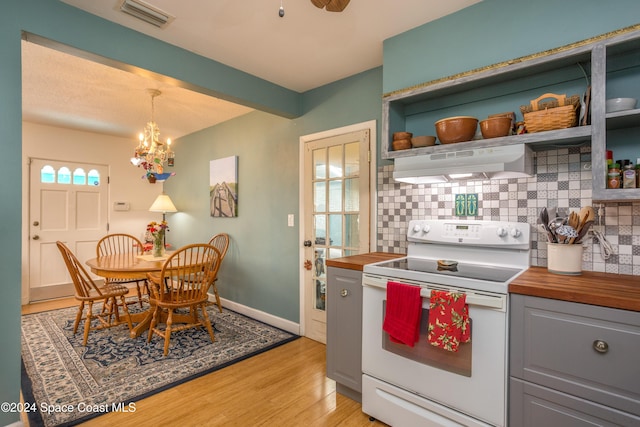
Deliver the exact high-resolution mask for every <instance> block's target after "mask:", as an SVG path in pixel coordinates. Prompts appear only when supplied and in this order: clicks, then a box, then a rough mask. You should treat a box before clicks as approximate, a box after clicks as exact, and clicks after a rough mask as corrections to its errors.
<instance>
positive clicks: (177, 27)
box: [23, 0, 480, 139]
mask: <svg viewBox="0 0 640 427" xmlns="http://www.w3.org/2000/svg"><path fill="white" fill-rule="evenodd" d="M61 1H63V2H64V3H67V4H69V5H71V6H75V7H78V8H80V9H83V10H85V11H86V12H89V13H92V14H95V15H98V16H100V17H102V18H104V19H107V20H110V21H113V22H115V23H118V24H120V25H123V26H126V27H129V28H131V29H134V30H136V31H139V32H141V33H144V34H147V35H149V36H151V37H154V38H156V39H159V40H162V41H165V42H167V43H170V44H172V45H175V46H178V47H181V48H184V49H186V50H189V51H191V52H194V53H197V54H199V55H202V56H205V57H208V58H210V59H213V60H215V61H218V62H221V63H223V64H226V65H228V66H230V67H233V68H236V69H238V70H241V71H244V72H247V73H249V74H252V75H254V76H257V77H260V78H262V79H264V80H267V81H270V82H272V83H275V84H278V85H280V86H283V87H285V88H288V89H291V90H294V91H297V92H304V91H307V90H310V89H314V88H316V87H319V86H322V85H325V84H327V83H331V82H333V81H336V80H339V79H342V78H345V77H348V76H351V75H354V74H357V73H359V72H362V71H366V70H369V69H371V68H375V67H377V66H380V65H382V42H383V40H385V39H387V38H389V37H392V36H394V35H397V34H400V33H403V32H405V31H407V30H409V29H411V28H414V27H417V26H419V25H422V24H424V23H427V22H429V21H432V20H434V19H438V18H440V17H442V16H445V15H448V14H450V13H453V12H456V11H458V10H460V9H463V8H465V7H468V6H470V5H472V4H475V3H477V2H478V1H480V0H449V1H441V0H402V1H401V2H399V1H397V0H352V1H351V2H350V4H349V5H348V6H347V8H346V9H345V10H344V11H343V12H339V13H337V12H327V11H325V10H323V9H318V8H316V7H315V6H313V4H312V3H311V1H310V0H218V1H211V0H189V1H185V2H176V1H175V0H144V2H146V3H147V4H150V5H152V6H153V7H155V8H157V9H160V10H163V11H165V12H167V13H168V14H169V15H172V16H173V17H175V18H174V19H173V20H172V21H171V22H170V23H169V24H168V25H167V26H165V27H164V28H157V27H155V26H153V25H151V24H148V23H146V22H143V21H140V20H138V19H136V18H134V17H132V16H130V15H128V14H125V13H123V12H121V11H120V10H119V6H120V3H121V2H122V0H103V1H95V0H61ZM281 5H282V7H283V8H284V11H285V15H284V17H282V18H281V17H279V15H278V12H279V9H280V6H281ZM107 82H108V84H107ZM149 88H154V89H160V90H161V92H162V94H161V95H160V96H159V97H157V98H155V117H154V118H155V121H156V122H157V123H158V125H159V127H160V130H161V132H162V135H161V136H162V138H165V137H171V138H174V139H175V138H179V137H181V136H184V135H187V134H190V133H193V132H195V131H198V130H201V129H204V128H207V127H210V126H213V125H215V124H218V123H221V122H224V121H226V120H229V119H231V118H234V117H237V116H240V115H243V114H246V113H248V112H250V111H252V110H251V109H250V108H247V107H244V106H240V105H237V104H233V103H229V102H226V101H222V100H220V99H216V98H212V97H210V96H208V95H204V94H201V93H196V92H193V91H190V90H187V89H184V88H181V87H178V86H177V85H174V84H172V83H171V82H170V81H169V80H168V79H158V78H153V77H143V76H140V75H136V74H132V73H129V72H126V71H123V70H122V69H118V68H114V67H110V66H107V65H102V64H98V63H96V62H92V61H90V60H87V59H82V58H79V57H76V56H73V55H70V54H68V53H63V52H60V51H57V50H54V49H50V48H47V47H43V46H41V45H39V44H36V43H30V42H28V41H26V42H23V117H24V120H26V121H32V122H38V123H45V124H51V125H56V126H62V127H71V128H77V129H81V130H87V131H91V132H100V133H106V134H113V135H117V136H131V137H134V138H135V135H137V133H138V132H139V131H140V130H141V128H142V126H143V125H144V123H145V122H146V121H148V120H149V119H150V116H151V97H150V96H149V95H148V93H147V89H149Z"/></svg>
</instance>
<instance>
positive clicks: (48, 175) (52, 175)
mask: <svg viewBox="0 0 640 427" xmlns="http://www.w3.org/2000/svg"><path fill="white" fill-rule="evenodd" d="M40 182H44V183H47V184H53V183H55V182H56V171H55V169H54V168H53V166H50V165H46V166H44V167H43V168H42V169H40Z"/></svg>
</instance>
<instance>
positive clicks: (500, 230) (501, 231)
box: [496, 227, 507, 237]
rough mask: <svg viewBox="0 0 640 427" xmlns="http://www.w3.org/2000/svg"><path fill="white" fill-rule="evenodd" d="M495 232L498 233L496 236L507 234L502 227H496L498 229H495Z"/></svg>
mask: <svg viewBox="0 0 640 427" xmlns="http://www.w3.org/2000/svg"><path fill="white" fill-rule="evenodd" d="M496 234H497V235H498V237H504V236H506V235H507V230H506V228H504V227H498V229H497V230H496Z"/></svg>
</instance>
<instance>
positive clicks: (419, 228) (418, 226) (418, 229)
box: [413, 224, 422, 233]
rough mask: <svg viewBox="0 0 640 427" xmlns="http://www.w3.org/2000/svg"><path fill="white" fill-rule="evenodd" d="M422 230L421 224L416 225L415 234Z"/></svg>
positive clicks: (414, 227)
mask: <svg viewBox="0 0 640 427" xmlns="http://www.w3.org/2000/svg"><path fill="white" fill-rule="evenodd" d="M421 229H422V228H421V227H420V224H416V225H414V226H413V232H414V233H417V232H419V231H420V230H421Z"/></svg>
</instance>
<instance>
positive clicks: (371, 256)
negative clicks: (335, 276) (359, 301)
mask: <svg viewBox="0 0 640 427" xmlns="http://www.w3.org/2000/svg"><path fill="white" fill-rule="evenodd" d="M405 256H406V255H404V254H390V253H386V252H370V253H368V254H360V255H351V256H346V257H343V258H333V259H328V260H327V266H328V267H338V268H346V269H348V270H358V271H362V269H363V267H364V266H365V265H367V264H373V263H374V262H381V261H387V260H390V259H394V258H402V257H405Z"/></svg>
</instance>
